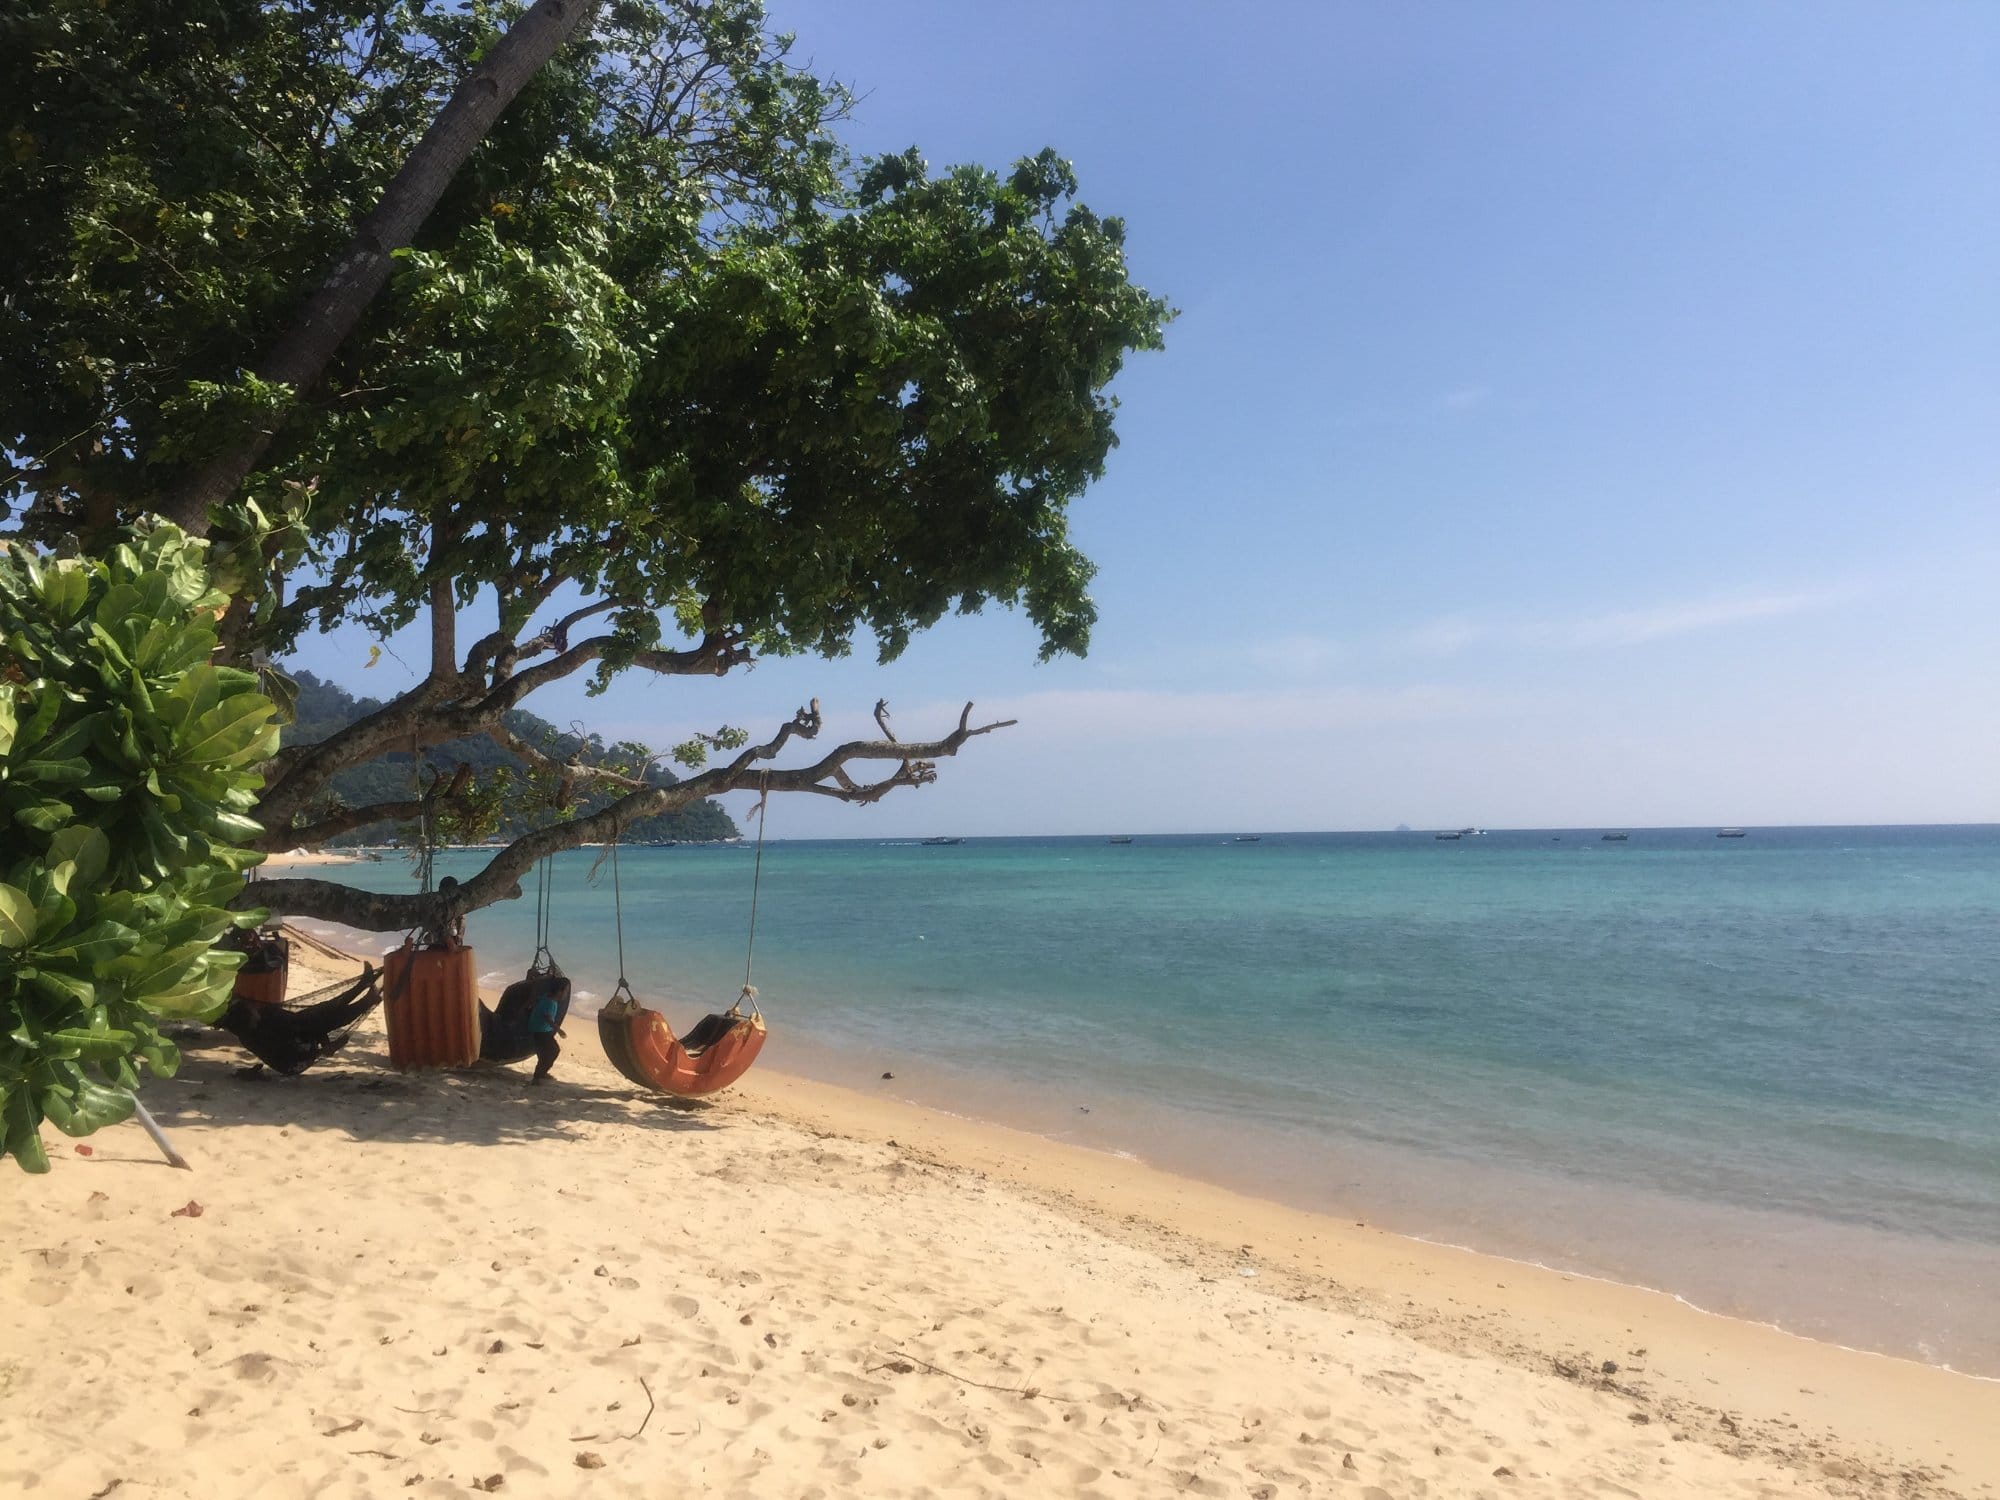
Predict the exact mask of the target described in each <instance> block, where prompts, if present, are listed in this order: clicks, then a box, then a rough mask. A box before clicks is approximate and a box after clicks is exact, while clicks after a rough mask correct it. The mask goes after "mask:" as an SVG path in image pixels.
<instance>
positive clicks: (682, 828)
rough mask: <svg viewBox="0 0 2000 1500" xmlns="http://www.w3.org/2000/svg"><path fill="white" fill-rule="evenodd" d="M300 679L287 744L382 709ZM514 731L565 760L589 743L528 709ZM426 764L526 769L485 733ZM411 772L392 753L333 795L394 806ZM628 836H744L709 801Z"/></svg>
mask: <svg viewBox="0 0 2000 1500" xmlns="http://www.w3.org/2000/svg"><path fill="white" fill-rule="evenodd" d="M296 675H297V680H298V686H299V697H298V704H297V708H296V712H297V719H296V721H295V722H294V723H293V724H292V725H291V727H289V728H288V729H286V730H285V732H284V742H285V743H286V744H290V745H316V744H318V743H319V742H320V741H321V740H323V739H326V738H327V737H328V736H330V735H332V734H335V733H337V732H339V731H340V730H342V729H345V728H346V727H347V726H348V725H349V724H352V723H353V722H354V721H355V720H356V719H359V718H362V717H363V716H365V715H367V714H371V713H373V712H375V710H377V709H378V708H380V707H381V706H382V704H381V700H379V699H376V698H357V697H355V696H354V695H353V694H352V693H350V692H348V691H347V690H346V689H345V688H343V687H340V686H338V685H337V684H335V683H331V682H328V681H326V680H325V679H324V678H321V677H319V676H316V675H315V674H313V673H311V672H306V671H301V672H299V673H297V674H296ZM507 727H508V728H509V729H511V730H513V731H514V732H515V733H516V734H518V735H519V736H520V737H521V738H522V739H524V740H526V741H527V742H528V743H529V744H531V745H535V746H537V747H539V746H543V745H548V746H550V747H551V749H552V752H553V753H554V754H556V755H559V756H564V757H567V756H569V755H571V754H573V753H574V752H575V751H576V749H577V748H578V747H579V746H580V745H582V744H583V743H584V741H582V740H580V739H579V738H578V737H577V736H575V735H573V734H562V733H559V732H558V731H557V730H556V727H555V726H554V725H553V724H551V723H549V722H548V720H546V719H542V718H538V717H537V716H535V715H534V714H531V713H527V712H525V711H523V710H521V709H515V710H514V711H513V712H511V713H509V714H508V715H507ZM424 760H425V761H426V763H428V764H429V765H432V766H435V767H438V768H440V769H442V770H444V771H446V772H447V773H449V772H450V771H451V770H452V769H453V768H454V767H456V766H459V765H470V766H472V767H473V768H474V769H475V770H477V771H489V770H492V769H493V768H495V767H497V766H508V767H511V768H514V769H517V770H518V769H520V768H521V760H520V758H519V757H518V756H516V755H514V754H513V753H512V752H510V751H507V750H504V749H502V748H501V747H500V746H498V745H496V744H494V743H493V741H491V740H489V739H487V738H485V737H484V736H483V735H480V736H474V737H471V738H467V739H462V740H448V741H446V742H445V743H444V744H442V745H438V746H435V747H433V748H432V749H430V750H427V751H425V752H424ZM410 767H411V755H410V752H409V751H407V750H397V751H392V752H390V753H389V754H387V755H384V756H382V757H381V758H379V759H377V760H373V761H370V762H369V763H368V764H367V765H365V766H354V767H351V768H349V769H348V770H345V771H342V772H340V773H339V774H337V775H336V776H335V777H334V778H333V781H332V789H333V791H334V793H335V795H337V796H338V797H339V798H340V800H341V801H342V802H344V803H346V804H347V805H348V806H350V807H366V806H367V805H368V804H370V803H373V802H392V801H396V800H398V799H402V798H407V797H409V796H411V795H412V793H413V791H414V787H413V785H412V782H411V779H410ZM647 779H648V780H650V781H652V782H654V783H655V784H656V785H659V786H673V785H675V784H676V783H677V782H678V781H679V780H680V778H679V777H677V776H675V775H674V774H673V772H671V771H668V770H665V769H664V768H661V767H657V766H656V767H654V768H653V769H652V770H651V771H649V772H648V773H647ZM608 801H610V795H609V794H608V793H602V792H600V793H597V794H596V795H594V796H591V797H588V798H585V799H582V801H581V804H580V805H581V810H582V811H584V812H594V811H596V810H597V809H598V808H600V807H602V806H604V805H605V803H607V802H608ZM532 826H534V825H533V824H532V823H531V822H530V821H529V820H527V819H525V818H514V819H510V820H509V821H508V822H507V823H506V824H504V825H503V827H502V830H501V831H502V832H503V833H505V834H508V835H510V836H511V835H516V834H521V833H526V832H527V831H528V830H529V829H530V828H531V827H532ZM401 831H402V830H400V829H399V828H398V827H397V826H396V825H394V824H389V823H377V824H373V825H371V826H370V827H367V828H362V829H358V830H357V831H355V832H353V833H350V834H347V835H345V836H344V837H342V838H339V839H336V840H334V842H335V843H338V844H368V843H379V842H381V841H382V840H384V839H389V838H395V837H398V836H399V834H400V833H401ZM623 837H625V838H627V839H630V840H631V841H633V842H634V843H643V842H651V841H653V840H655V839H678V840H681V841H682V842H697V841H701V840H708V839H733V838H736V837H738V831H737V827H736V822H735V820H734V819H733V818H731V817H730V816H729V814H728V813H727V812H726V811H724V809H723V807H722V805H721V804H720V803H718V802H714V801H711V800H703V801H700V802H695V803H691V804H689V805H688V806H687V807H684V808H682V809H681V810H680V811H679V812H673V813H661V814H659V815H658V816H657V817H651V818H642V819H640V820H639V821H638V822H636V823H634V824H633V825H632V826H631V827H630V828H628V829H626V830H625V831H624V834H623Z"/></svg>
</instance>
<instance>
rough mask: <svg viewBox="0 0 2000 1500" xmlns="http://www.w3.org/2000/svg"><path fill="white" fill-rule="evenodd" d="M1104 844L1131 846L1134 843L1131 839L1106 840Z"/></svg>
mask: <svg viewBox="0 0 2000 1500" xmlns="http://www.w3.org/2000/svg"><path fill="white" fill-rule="evenodd" d="M1104 842H1105V843H1107V844H1129V843H1131V842H1132V841H1131V840H1130V839H1106V840H1105V841H1104Z"/></svg>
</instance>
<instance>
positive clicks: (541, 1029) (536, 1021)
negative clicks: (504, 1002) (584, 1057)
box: [528, 985, 564, 1083]
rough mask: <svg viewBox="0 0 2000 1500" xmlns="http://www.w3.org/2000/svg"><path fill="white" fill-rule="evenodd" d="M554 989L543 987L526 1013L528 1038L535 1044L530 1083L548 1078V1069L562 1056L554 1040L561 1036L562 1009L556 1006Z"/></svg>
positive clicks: (560, 1049) (551, 986)
mask: <svg viewBox="0 0 2000 1500" xmlns="http://www.w3.org/2000/svg"><path fill="white" fill-rule="evenodd" d="M556 993H557V991H556V988H555V987H554V986H553V985H550V986H547V987H545V988H544V989H543V990H542V992H541V993H540V994H539V995H537V996H536V997H535V1008H534V1009H533V1010H531V1011H529V1012H528V1037H529V1040H531V1041H532V1042H533V1043H534V1044H535V1076H534V1077H533V1078H530V1079H529V1080H528V1082H530V1083H540V1082H541V1081H542V1080H543V1079H544V1078H547V1077H548V1076H549V1069H551V1068H553V1067H554V1066H555V1065H556V1059H557V1058H558V1057H561V1056H562V1046H561V1044H560V1043H558V1042H557V1041H556V1038H557V1037H559V1036H562V1035H563V1034H564V1033H563V1031H562V1008H561V1007H560V1006H558V1005H557V1004H556Z"/></svg>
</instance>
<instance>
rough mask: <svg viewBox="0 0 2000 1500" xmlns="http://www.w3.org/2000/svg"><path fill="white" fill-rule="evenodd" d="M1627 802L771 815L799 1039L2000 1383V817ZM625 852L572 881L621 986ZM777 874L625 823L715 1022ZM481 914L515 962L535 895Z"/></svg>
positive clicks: (567, 880)
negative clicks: (1170, 825)
mask: <svg viewBox="0 0 2000 1500" xmlns="http://www.w3.org/2000/svg"><path fill="white" fill-rule="evenodd" d="M1601 832H1602V830H1595V829H1592V830H1570V829H1559V830H1533V831H1529V830H1508V831H1494V832H1489V833H1485V834H1480V835H1477V836H1472V837H1466V838H1463V839H1459V840H1452V841H1446V840H1437V839H1434V838H1433V837H1432V836H1431V834H1429V833H1428V832H1424V833H1414V834H1400V833H1399V834H1304V833H1301V834H1283V833H1279V834H1264V835H1262V836H1261V837H1260V838H1258V839H1257V840H1256V841H1255V842H1240V841H1238V840H1237V838H1236V837H1235V836H1234V835H1232V834H1227V833H1223V834H1214V835H1207V836H1173V837H1164V836H1163V837H1146V836H1141V837H1138V838H1136V839H1135V840H1134V841H1133V842H1132V843H1130V844H1116V845H1114V844H1111V843H1109V842H1107V840H1106V839H1105V838H1102V837H1098V838H1020V839H968V840H966V841H965V842H964V843H962V844H957V845H953V846H948V847H931V846H924V845H921V844H919V843H916V842H913V841H888V842H880V843H877V842H862V841H840V842H801V841H784V842H772V843H770V844H768V845H767V846H766V848H765V851H764V869H763V886H762V899H761V905H760V912H759V919H758V933H757V946H756V960H755V976H754V977H755V981H756V983H757V985H758V987H759V989H760V991H761V993H762V996H763V1001H764V1007H765V1010H766V1012H767V1014H768V1015H769V1017H770V1019H771V1021H772V1026H773V1033H772V1040H771V1042H770V1044H769V1046H768V1047H767V1049H766V1051H765V1054H764V1057H765V1059H766V1061H767V1062H768V1063H769V1064H770V1065H771V1066H773V1067H776V1068H782V1069H788V1070H791V1071H795V1072H800V1073H806V1074H811V1075H817V1076H820V1077H824V1078H827V1079H830V1080H832V1081H836V1082H842V1083H849V1084H853V1085H855V1086H857V1087H863V1088H869V1089H875V1090H893V1091H895V1092H896V1093H897V1094H898V1095H900V1096H903V1097H909V1098H914V1099H916V1100H918V1101H920V1102H923V1103H926V1104H931V1105H935V1106H939V1107H944V1108H949V1109H954V1110H957V1111H959V1112H962V1113H966V1114H971V1115H976V1116H980V1117H982V1118H990V1119H996V1120H1000V1121H1004V1122H1007V1123H1012V1124H1017V1125H1024V1126H1026V1127H1028V1128H1031V1129H1035V1130H1038V1131H1041V1132H1043V1133H1045V1134H1048V1135H1052V1136H1056V1137H1059V1138H1062V1139H1065V1140H1071V1141H1076V1142H1080V1143H1082V1144H1086V1145H1090V1146H1093V1147H1097V1148H1100V1149H1104V1150H1111V1151H1120V1152H1125V1153H1128V1154H1131V1155H1134V1156H1137V1157H1141V1158H1143V1159H1145V1160H1148V1161H1151V1162H1154V1163H1156V1164H1158V1165H1161V1166H1164V1167H1168V1168H1170V1169H1173V1170H1179V1171H1184V1172H1189V1173H1193V1174H1195V1175H1198V1176H1203V1177H1207V1178H1211V1179H1214V1180H1218V1181H1221V1182H1225V1183H1228V1184H1231V1185H1234V1186H1238V1187H1242V1188H1244V1189H1247V1190H1249V1191H1253V1192H1256V1193H1260V1194H1263V1195H1265V1196H1269V1197H1274V1198H1278V1199H1281V1200H1284V1201H1288V1202H1292V1203H1295V1204H1297V1205H1300V1206H1303V1207H1307V1208H1312V1209H1317V1210H1325V1211H1329V1212H1338V1213H1342V1214H1346V1215H1350V1216H1352V1217H1355V1218H1361V1219H1366V1220H1367V1221H1369V1222H1370V1223H1375V1224H1379V1225H1383V1226H1385V1227H1389V1228H1393V1229H1397V1230H1400V1231H1403V1232H1407V1233H1413V1234H1419V1235H1423V1236H1425V1237H1428V1238H1433V1239H1438V1240H1443V1241H1447V1242H1452V1243H1460V1244H1467V1245H1471V1246H1473V1247H1475V1248H1478V1249H1482V1250H1488V1251H1493V1252H1496V1253H1500V1254H1505V1255H1510V1256H1515V1257H1519V1258H1522V1259H1526V1260H1533V1261H1537V1262H1541V1263H1545V1264H1548V1265H1552V1266H1557V1267H1561V1268H1564V1269H1567V1270H1572V1271H1577V1272H1583V1273H1588V1274H1592V1275H1599V1276H1606V1277H1611V1278H1614V1279H1617V1280H1622V1281H1629V1282H1634V1283H1637V1284H1641V1285H1648V1286H1653V1287H1658V1288H1661V1289H1663V1290H1667V1291H1670V1292H1673V1293H1676V1294H1678V1295H1680V1296H1683V1297H1685V1298H1687V1299H1688V1300H1689V1301H1691V1302H1694V1303H1695V1304H1697V1305H1699V1306H1703V1307H1706V1308H1710V1309H1712V1310H1715V1311H1719V1312H1727V1313H1731V1314H1734V1315H1738V1316H1747V1317H1754V1318H1759V1319H1763V1320H1768V1321H1772V1322H1776V1323H1778V1324H1779V1325H1781V1326H1783V1327H1786V1328H1788V1329H1792V1330H1794V1331H1797V1332H1801V1333H1806V1334H1811V1335H1813V1336H1816V1337H1823V1338H1831V1339H1834V1340H1837V1341H1839V1342H1842V1343H1847V1344H1852V1345H1856V1346H1859V1347H1864V1348H1871V1349H1878V1350H1882V1351H1884V1352H1889V1353H1894V1354H1898V1355H1904V1356H1908V1357H1911V1358H1917V1359H1922V1360H1926V1361H1929V1362H1933V1363H1944V1364H1950V1365H1952V1366H1953V1367H1954V1368H1958V1369H1963V1370H1969V1371H1977V1372H1981V1373H1986V1374H1993V1375H2000V828H1995V827H1945V828H1810V829H1806V828H1787V829H1763V828H1758V829H1751V830H1749V831H1748V835H1747V836H1746V837H1745V838H1742V839H1718V838H1717V837H1715V830H1713V829H1700V830H1687V829H1680V830H1674V829H1632V830H1630V837H1629V838H1628V839H1627V840H1625V841H1623V842H1608V841H1605V840H1604V839H1602V838H1601V836H1600V835H1601ZM479 860H480V856H479V855H478V854H477V853H476V852H467V853H455V854H449V855H445V856H441V857H440V860H439V864H438V870H439V873H440V874H446V873H458V874H460V875H461V876H463V875H465V874H468V873H470V872H471V871H472V870H473V869H476V868H477V866H478V863H479ZM597 860H598V851H593V850H579V851H576V852H573V853H571V854H568V855H565V856H563V857H562V858H561V859H560V860H559V861H558V862H557V868H556V873H555V889H554V900H553V909H554V914H555V918H554V920H555V926H554V936H553V940H552V946H553V948H554V951H555V953H556V956H557V958H558V959H559V960H560V961H561V962H562V963H563V965H564V967H565V968H566V969H567V970H568V971H569V972H570V973H571V974H573V975H574V976H576V979H577V982H578V985H579V991H580V995H581V996H582V997H583V1002H584V1005H585V1006H586V1007H587V1004H588V999H589V998H591V997H596V996H602V995H604V994H607V993H608V992H609V991H610V989H611V987H612V984H613V982H614V981H615V979H616V977H617V961H616V954H615V949H614V940H613V923H612V909H611V885H610V879H609V871H608V868H605V869H602V870H600V871H598V873H597V875H596V877H595V879H594V881H593V879H592V878H591V875H590V871H591V868H592V866H593V865H594V864H595V863H596V862H597ZM752 864H753V852H752V849H751V848H750V846H749V845H748V844H747V843H746V844H744V845H740V846H705V847H678V848H630V849H626V850H624V851H623V852H622V853H621V870H622V877H623V887H624V895H625V940H626V969H627V973H628V974H629V976H630V977H631V979H632V981H633V984H634V986H635V988H636V989H637V990H638V991H639V993H640V994H641V996H642V998H645V999H647V1000H648V1001H649V1002H650V1003H653V1004H655V1005H657V1006H659V1007H660V1008H661V1009H663V1010H665V1011H666V1012H667V1013H668V1015H669V1016H670V1018H671V1019H673V1020H674V1021H675V1022H676V1023H677V1024H682V1025H685V1024H688V1023H692V1022H693V1021H694V1020H695V1019H696V1018H697V1017H698V1016H699V1015H700V1014H701V1013H702V1012H703V1011H704V1010H706V1009H710V1008H720V1006H721V1005H723V1004H726V1003H727V1002H728V1001H729V1000H730V999H731V998H733V996H734V995H735V993H736V989H737V987H738V985H739V984H740V983H741V982H742V978H743V965H744V945H745V938H746V933H747V926H748V917H749V905H750V894H751V870H752ZM342 874H343V878H351V879H355V880H358V881H361V882H364V883H368V884H372V885H377V886H378V887H380V888H384V889H390V888H403V887H406V886H407V883H408V882H409V880H410V878H411V877H410V873H409V870H408V867H407V865H406V864H404V863H403V862H401V861H400V860H399V859H398V858H397V857H396V856H394V855H391V856H390V857H389V858H388V859H387V860H386V861H385V862H383V863H381V864H374V865H367V866H362V867H358V868H355V869H351V870H347V871H343V872H342ZM530 890H532V885H531V886H530ZM469 936H470V939H471V941H472V942H473V943H474V944H475V946H476V947H477V948H478V950H479V954H480V960H479V962H480V968H481V969H482V971H484V972H485V973H486V975H487V976H488V977H489V980H490V982H493V983H500V982H504V981H505V980H506V979H507V978H509V977H512V974H513V972H514V971H516V970H518V969H519V968H520V967H521V966H522V964H523V963H524V962H525V961H526V959H527V957H528V955H529V953H530V951H531V950H532V948H533V946H534V935H533V915H532V902H531V901H522V902H519V903H510V904H508V905H506V906H503V907H499V908H494V909H491V910H489V911H486V912H482V913H479V914H477V915H476V916H475V917H474V918H473V919H472V923H471V928H470V934H469ZM885 1072H888V1073H893V1074H894V1075H895V1076H894V1078H893V1079H891V1080H887V1081H884V1080H883V1079H882V1076H881V1075H882V1074H883V1073H885Z"/></svg>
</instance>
